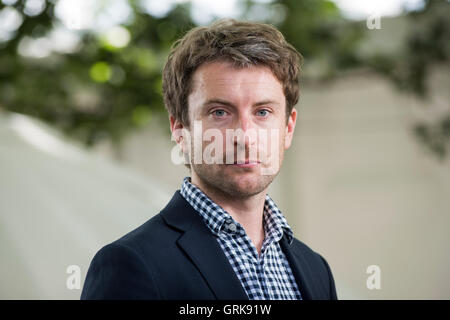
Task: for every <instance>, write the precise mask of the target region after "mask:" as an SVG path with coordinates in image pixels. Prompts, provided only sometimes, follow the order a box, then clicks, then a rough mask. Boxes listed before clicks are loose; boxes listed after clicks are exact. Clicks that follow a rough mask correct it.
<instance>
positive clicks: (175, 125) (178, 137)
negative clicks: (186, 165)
mask: <svg viewBox="0 0 450 320" xmlns="http://www.w3.org/2000/svg"><path fill="white" fill-rule="evenodd" d="M169 120H170V131H171V132H172V140H175V141H176V143H177V144H178V145H180V147H181V150H182V151H183V153H186V152H187V147H186V139H185V138H184V135H185V131H186V128H185V127H184V125H183V124H182V123H181V122H180V121H179V120H177V119H175V117H174V116H170V117H169Z"/></svg>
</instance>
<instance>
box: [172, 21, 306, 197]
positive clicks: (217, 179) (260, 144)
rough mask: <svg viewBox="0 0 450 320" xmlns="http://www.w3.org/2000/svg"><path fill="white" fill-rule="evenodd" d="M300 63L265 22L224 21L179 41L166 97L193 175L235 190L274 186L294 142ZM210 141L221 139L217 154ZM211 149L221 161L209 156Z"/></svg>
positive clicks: (233, 192)
mask: <svg viewBox="0 0 450 320" xmlns="http://www.w3.org/2000/svg"><path fill="white" fill-rule="evenodd" d="M300 62H301V56H300V54H299V53H298V52H297V51H296V50H295V49H294V48H293V47H292V46H291V45H290V44H288V43H287V42H286V41H285V39H284V37H283V36H282V34H281V33H280V32H279V31H278V30H276V29H275V28H274V27H272V26H269V25H266V24H260V23H250V22H238V21H234V20H222V21H219V22H217V23H214V24H212V25H211V26H209V27H199V28H195V29H193V30H191V31H190V32H188V33H187V34H186V35H185V36H184V37H183V38H182V39H180V40H178V41H177V42H176V43H175V44H174V46H173V48H172V51H171V53H170V55H169V58H168V61H167V63H166V65H165V67H164V71H163V92H164V101H165V105H166V107H167V109H168V111H169V115H170V122H171V129H172V132H173V134H174V137H175V140H176V141H177V142H178V143H179V144H180V146H181V147H182V150H183V152H184V153H185V154H188V155H189V158H190V162H189V163H190V166H191V169H192V176H193V177H194V176H195V177H197V178H199V179H200V180H201V181H202V183H203V184H205V185H208V187H210V188H215V189H217V190H219V191H222V192H225V193H227V194H230V195H233V196H250V195H254V194H257V193H260V192H262V191H263V190H265V189H266V188H267V187H268V185H269V184H270V183H271V182H272V180H273V179H274V177H275V176H276V174H277V173H278V170H279V166H280V165H281V162H282V160H283V154H284V150H285V149H287V148H288V147H289V146H290V144H291V140H292V134H293V131H294V128H295V121H296V115H297V113H296V110H295V109H294V105H295V104H296V103H297V101H298V97H299V82H298V81H299V79H298V78H299V73H300ZM198 125H200V127H201V128H200V133H201V134H200V137H198V136H199V135H198V133H199V129H198ZM195 126H197V130H196V128H195ZM180 129H183V130H180ZM183 131H184V132H186V133H189V134H183V133H181V132H183ZM211 132H213V134H211ZM229 133H230V134H229ZM240 133H243V135H242V134H241V135H240ZM273 133H275V134H273ZM205 135H206V136H207V137H205ZM191 137H192V141H191V139H190V138H191ZM196 139H197V140H196ZM199 139H200V144H198V143H197V144H196V142H199V141H198V140H199ZM188 140H189V141H188ZM204 140H208V141H212V142H214V143H215V148H214V150H213V152H212V153H211V147H210V146H209V150H208V146H204V143H202V142H204ZM199 145H200V151H199V150H195V147H196V146H197V147H198V146H199ZM219 149H220V150H219ZM206 151H208V152H209V154H210V155H211V154H212V155H213V158H214V159H216V160H217V159H223V162H221V161H214V162H213V163H211V162H210V161H209V162H208V161H206V163H205V161H204V160H205V159H204V156H205V154H207V153H208V152H206ZM196 152H197V154H199V153H198V152H200V157H201V161H200V162H199V161H198V160H199V159H198V158H197V159H194V154H196ZM240 155H241V156H240ZM194 160H197V161H194ZM241 162H243V163H241ZM268 168H272V169H273V168H275V170H271V171H270V170H269V171H268V170H267V169H268Z"/></svg>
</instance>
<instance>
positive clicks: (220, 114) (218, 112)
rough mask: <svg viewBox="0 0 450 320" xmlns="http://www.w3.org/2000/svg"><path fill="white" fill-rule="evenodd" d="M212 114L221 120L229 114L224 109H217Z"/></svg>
mask: <svg viewBox="0 0 450 320" xmlns="http://www.w3.org/2000/svg"><path fill="white" fill-rule="evenodd" d="M212 114H213V115H215V116H216V117H219V118H220V117H224V116H225V115H226V114H227V112H226V111H225V110H223V109H217V110H214V111H213V112H212Z"/></svg>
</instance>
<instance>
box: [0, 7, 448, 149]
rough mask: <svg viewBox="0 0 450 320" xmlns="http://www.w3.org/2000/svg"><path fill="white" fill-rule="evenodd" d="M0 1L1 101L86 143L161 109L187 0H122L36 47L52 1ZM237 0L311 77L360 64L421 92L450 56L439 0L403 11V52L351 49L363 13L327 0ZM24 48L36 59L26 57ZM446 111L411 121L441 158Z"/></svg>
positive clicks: (186, 24) (45, 33) (121, 132)
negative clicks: (351, 15) (156, 9)
mask: <svg viewBox="0 0 450 320" xmlns="http://www.w3.org/2000/svg"><path fill="white" fill-rule="evenodd" d="M1 1H2V0H0V19H1V17H3V18H5V17H6V16H5V15H3V16H2V13H4V12H5V11H4V10H6V9H7V10H11V9H12V8H14V10H15V11H16V13H18V14H19V17H20V19H22V23H21V24H20V26H19V27H18V28H17V30H15V31H13V32H11V33H10V35H9V38H6V39H2V35H1V34H0V108H5V109H7V110H10V111H14V112H19V113H23V114H28V115H32V116H35V117H38V118H41V119H44V120H45V121H47V122H49V123H51V124H53V125H56V126H58V127H59V128H60V129H62V130H63V131H64V132H66V133H67V134H69V135H71V136H72V137H75V138H77V139H79V140H81V141H83V142H84V143H86V144H87V145H93V144H95V143H97V142H99V141H101V140H103V139H107V140H110V141H112V142H114V143H120V141H121V140H122V139H123V137H125V136H126V134H127V133H128V132H130V131H132V130H133V129H139V128H142V127H144V126H145V125H147V124H148V123H149V121H150V119H151V118H152V115H153V114H155V113H158V112H161V111H163V110H164V106H163V99H162V92H161V70H162V67H163V64H164V62H165V59H166V57H167V54H168V51H169V49H170V46H171V45H172V43H173V41H174V40H176V39H177V38H179V37H180V36H182V35H183V34H184V33H185V32H186V31H187V30H189V29H191V28H192V27H194V26H195V23H194V21H193V20H192V18H191V12H190V10H191V6H190V3H189V2H180V3H178V2H177V4H175V5H173V6H172V7H171V9H170V10H169V11H168V12H167V14H164V15H151V14H149V13H148V12H147V11H146V10H144V8H143V6H142V5H141V1H138V0H128V1H127V3H128V6H129V8H130V9H131V12H132V14H131V15H130V19H128V20H127V21H126V22H124V23H121V24H119V25H117V26H114V27H112V28H110V29H109V30H107V32H103V33H99V32H97V31H98V30H83V31H81V32H77V35H78V37H79V39H78V40H77V41H78V44H77V45H76V46H75V47H76V48H75V50H67V51H64V50H51V49H48V50H50V52H47V53H45V52H44V51H45V50H44V49H45V48H46V46H49V47H51V45H49V41H50V42H52V41H53V43H50V44H52V45H55V44H58V41H57V39H58V38H51V37H50V36H49V35H51V34H52V32H53V31H54V30H55V29H58V27H59V26H60V25H62V22H61V21H60V20H59V18H58V17H57V15H56V14H55V6H56V4H57V3H58V1H57V0H46V1H44V0H42V1H44V8H43V9H42V8H36V6H35V8H34V9H33V7H32V6H31V7H30V3H32V2H33V1H31V0H30V1H31V2H30V3H28V1H20V0H19V1H12V0H3V2H1ZM96 1H100V0H96ZM38 2H39V1H37V2H36V3H38ZM101 3H102V4H105V5H106V4H108V1H103V2H101ZM240 5H241V8H242V10H241V16H240V17H238V18H242V19H249V20H258V21H263V22H268V23H272V24H275V25H276V26H277V27H278V28H279V29H280V31H281V32H282V33H283V34H284V35H285V37H286V38H287V39H288V41H289V42H290V43H292V44H293V45H294V46H295V47H296V48H297V49H298V50H299V51H300V52H301V53H302V54H303V56H304V57H305V59H306V61H307V62H308V64H306V66H305V67H306V71H308V70H307V69H308V65H315V66H316V68H315V70H316V71H317V70H319V72H318V74H317V75H318V77H319V78H320V79H325V80H327V79H333V77H334V76H335V75H336V74H337V73H338V72H339V71H340V70H344V69H350V68H355V67H369V68H370V69H372V70H374V71H375V72H377V73H380V74H382V75H383V76H385V77H386V78H387V79H389V80H390V81H392V83H393V84H394V85H395V86H396V87H397V88H399V89H401V90H405V91H407V92H412V93H414V94H415V95H417V96H418V97H421V98H423V99H426V97H427V92H428V88H427V83H428V82H427V81H428V78H427V76H428V73H429V70H430V68H431V67H432V66H434V65H436V64H440V63H448V60H449V41H448V40H449V32H450V31H449V30H450V26H449V21H450V20H449V19H448V16H449V15H448V7H449V3H448V1H446V0H428V1H426V3H425V6H424V8H423V9H422V10H420V11H417V12H411V13H408V14H407V16H408V19H411V20H412V21H413V23H411V24H410V25H411V26H413V27H412V28H411V30H409V32H408V37H407V38H406V42H405V46H404V48H406V49H405V51H403V52H401V53H399V54H397V55H387V54H374V55H372V56H369V57H362V56H361V55H359V54H358V45H359V44H360V43H361V41H362V40H364V38H365V37H366V33H367V28H366V26H365V21H364V22H351V21H348V20H346V19H344V18H343V16H342V14H341V12H340V11H339V10H338V8H337V7H336V5H335V4H334V3H333V2H332V1H329V0H301V1H300V0H273V1H255V0H242V1H240ZM30 8H31V9H30ZM33 10H34V11H33ZM16 20H17V19H16ZM0 26H1V21H0ZM414 26H415V27H414ZM55 39H56V40H55ZM25 49H27V50H28V51H33V50H34V51H35V52H37V53H38V54H39V52H41V53H42V57H39V58H36V57H34V58H32V57H27V55H26V52H25V51H27V50H25ZM48 50H47V51H48ZM24 52H25V53H24ZM316 62H319V63H316ZM317 66H319V67H317ZM306 74H308V72H306ZM449 119H450V117H445V118H443V119H439V122H438V123H436V124H433V125H432V126H431V127H430V124H418V126H417V128H416V133H417V136H418V137H419V139H420V141H423V142H424V143H425V145H427V146H429V147H430V149H431V150H433V151H434V152H435V154H437V155H439V156H440V157H444V156H445V155H446V154H447V152H448V151H447V149H448V141H449V140H450V136H449V135H450V133H449V132H450V129H449V123H450V120H449Z"/></svg>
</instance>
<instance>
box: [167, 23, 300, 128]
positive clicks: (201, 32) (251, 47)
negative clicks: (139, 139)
mask: <svg viewBox="0 0 450 320" xmlns="http://www.w3.org/2000/svg"><path fill="white" fill-rule="evenodd" d="M215 60H226V61H230V62H231V63H233V64H234V65H235V66H236V67H238V68H243V67H249V66H254V65H264V66H267V67H269V68H270V69H271V70H272V72H273V74H274V75H275V76H276V77H277V79H278V80H279V81H280V82H281V84H282V85H283V90H284V95H285V97H286V118H288V116H289V115H290V113H291V111H292V108H293V107H294V106H295V104H296V103H297V102H298V98H299V91H300V88H299V74H300V63H301V61H302V56H301V54H300V53H298V52H297V50H295V48H294V47H293V46H292V45H290V44H289V43H287V42H286V40H285V39H284V37H283V35H282V34H281V32H280V31H278V30H277V29H275V27H273V26H271V25H268V24H263V23H254V22H242V21H236V20H233V19H224V20H219V21H218V22H215V23H213V24H212V25H210V26H208V27H196V28H194V29H192V30H190V31H189V32H188V33H187V34H186V35H185V36H184V37H183V38H181V39H179V40H177V41H176V42H175V43H174V44H173V46H172V49H171V51H170V54H169V57H168V59H167V62H166V64H165V66H164V70H163V93H164V103H165V105H166V108H167V111H168V112H169V114H170V115H172V116H173V117H174V118H175V119H177V120H179V121H180V122H181V123H182V124H183V125H185V126H187V127H189V113H188V96H189V94H190V92H191V82H192V81H191V78H192V74H193V73H194V72H195V70H196V69H197V68H198V67H199V66H200V65H201V64H203V63H206V62H212V61H215Z"/></svg>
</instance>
